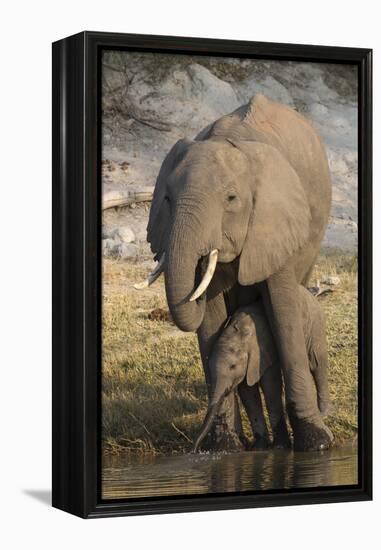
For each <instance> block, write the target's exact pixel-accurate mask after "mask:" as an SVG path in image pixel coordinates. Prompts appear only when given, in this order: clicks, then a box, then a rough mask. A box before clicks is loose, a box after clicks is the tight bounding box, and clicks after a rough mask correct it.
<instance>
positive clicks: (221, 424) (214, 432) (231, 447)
mask: <svg viewBox="0 0 381 550" xmlns="http://www.w3.org/2000/svg"><path fill="white" fill-rule="evenodd" d="M246 445H247V439H246V438H245V437H244V436H243V434H238V433H237V431H236V430H235V429H234V428H232V427H230V426H228V424H227V423H226V421H225V415H222V416H221V417H219V418H218V419H217V421H216V422H215V423H214V425H213V428H212V429H211V431H210V433H209V434H208V436H207V438H206V440H205V443H204V445H203V449H204V450H205V451H212V452H221V451H225V452H229V453H232V452H233V453H234V452H240V451H244V450H245V449H246Z"/></svg>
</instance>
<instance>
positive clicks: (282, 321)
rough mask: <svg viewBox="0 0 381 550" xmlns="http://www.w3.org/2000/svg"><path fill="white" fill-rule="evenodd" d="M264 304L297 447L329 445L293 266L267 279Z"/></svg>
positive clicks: (330, 436)
mask: <svg viewBox="0 0 381 550" xmlns="http://www.w3.org/2000/svg"><path fill="white" fill-rule="evenodd" d="M266 288H267V291H266V292H264V305H265V308H266V313H267V315H268V319H269V321H270V324H271V326H272V330H273V334H274V337H275V341H276V343H277V346H278V351H279V353H280V357H281V359H282V370H283V377H284V382H285V392H286V403H287V410H288V414H289V418H290V423H291V426H292V431H293V436H294V447H295V449H296V450H321V449H326V448H328V447H329V446H330V444H331V442H332V434H331V432H330V430H329V429H328V428H327V427H326V426H325V424H324V422H323V420H322V417H321V414H320V411H319V408H318V404H317V400H316V392H315V387H314V386H315V384H314V380H313V378H312V375H311V372H310V366H309V360H308V355H307V349H306V344H305V336H304V331H303V320H302V313H301V304H300V299H299V292H298V284H297V281H296V279H295V275H294V270H293V268H284V269H282V270H281V271H280V272H279V273H277V274H276V275H272V276H270V277H269V279H268V280H267V285H266Z"/></svg>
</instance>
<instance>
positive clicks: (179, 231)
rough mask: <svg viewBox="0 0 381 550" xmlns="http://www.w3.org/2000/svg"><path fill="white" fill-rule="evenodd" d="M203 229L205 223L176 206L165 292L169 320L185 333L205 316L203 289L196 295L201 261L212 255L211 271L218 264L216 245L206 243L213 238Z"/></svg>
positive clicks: (198, 323)
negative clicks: (169, 313)
mask: <svg viewBox="0 0 381 550" xmlns="http://www.w3.org/2000/svg"><path fill="white" fill-rule="evenodd" d="M205 227H207V221H206V220H205V222H203V223H201V221H200V217H197V216H195V215H193V214H192V213H191V209H190V208H189V207H187V208H182V207H181V206H179V207H178V209H177V212H176V216H175V220H174V223H173V226H172V231H171V235H170V239H169V246H168V257H167V264H166V270H165V290H166V295H167V301H168V306H169V309H170V312H171V315H172V318H173V320H174V322H175V323H176V325H177V326H178V327H179V328H180V329H181V330H183V331H186V332H194V331H196V330H197V329H198V328H199V327H200V325H201V323H202V321H203V319H204V314H205V305H206V297H205V290H206V288H205V289H204V290H203V294H202V295H201V296H199V295H198V294H197V295H195V289H196V288H197V287H198V286H199V283H200V281H201V268H200V260H201V258H203V257H204V256H205V255H209V254H210V253H211V252H213V254H214V255H213V263H214V266H212V267H213V268H214V269H215V267H216V263H217V257H216V256H217V254H216V253H217V251H216V250H214V249H215V248H216V246H215V243H214V246H210V244H206V243H211V241H212V239H208V238H206V237H205V235H204V234H203V231H204V232H205ZM202 228H204V230H203V229H202ZM210 260H211V259H210ZM211 276H213V273H212V275H211ZM210 279H211V277H210ZM210 279H209V282H210Z"/></svg>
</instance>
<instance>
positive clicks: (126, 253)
mask: <svg viewBox="0 0 381 550" xmlns="http://www.w3.org/2000/svg"><path fill="white" fill-rule="evenodd" d="M138 253H139V247H138V245H137V244H132V243H120V244H118V245H117V246H116V247H115V255H116V256H117V257H118V258H119V259H120V260H136V259H137V257H138Z"/></svg>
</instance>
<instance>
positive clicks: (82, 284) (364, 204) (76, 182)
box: [53, 32, 372, 518]
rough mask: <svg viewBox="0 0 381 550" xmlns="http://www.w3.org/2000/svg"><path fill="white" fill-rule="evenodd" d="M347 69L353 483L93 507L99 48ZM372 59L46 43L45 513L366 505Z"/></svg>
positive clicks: (201, 42) (199, 41) (285, 50)
mask: <svg viewBox="0 0 381 550" xmlns="http://www.w3.org/2000/svg"><path fill="white" fill-rule="evenodd" d="M110 48H111V49H122V50H132V51H148V52H158V53H163V52H167V53H168V52H171V53H182V54H198V55H214V56H222V55H223V56H234V57H249V58H260V59H276V60H297V61H319V62H325V63H344V64H345V63H351V64H355V65H357V66H358V74H359V81H358V82H359V113H358V114H359V118H358V120H359V124H358V128H359V129H358V153H359V180H358V182H359V185H358V199H359V203H358V204H359V296H358V297H359V391H358V398H359V439H358V452H359V483H358V485H356V486H346V487H345V486H343V487H331V488H318V489H298V490H296V489H295V490H284V491H270V492H252V493H251V492H245V493H240V494H233V493H225V494H220V495H214V494H208V495H201V496H181V497H160V498H159V497H156V498H144V499H136V500H128V501H102V500H101V493H100V460H101V454H100V382H101V380H100V372H101V371H100V358H101V341H100V302H101V272H100V259H101V247H100V243H101V192H100V190H101V180H100V168H99V167H100V161H101V141H100V53H101V51H102V50H103V49H110ZM371 64H372V50H370V49H360V48H342V47H327V46H308V45H292V44H275V43H262V42H244V41H231V40H214V39H213V40H211V39H203V38H184V37H169V36H147V35H134V34H114V33H113V34H111V33H100V32H82V33H80V34H76V35H74V36H71V37H69V38H65V39H63V40H60V41H58V42H55V43H54V44H53V506H54V507H56V508H60V509H62V510H65V511H67V512H70V513H72V514H75V515H78V516H80V517H84V518H95V517H104V516H122V515H136V514H153V513H169V512H190V511H202V510H222V509H236V508H249V507H264V506H286V505H294V504H313V503H329V502H345V501H359V500H370V499H371V498H372V367H371V365H372V308H371V303H372V214H371V208H372V189H371V182H372V67H371Z"/></svg>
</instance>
